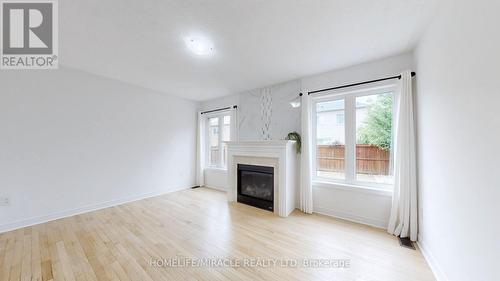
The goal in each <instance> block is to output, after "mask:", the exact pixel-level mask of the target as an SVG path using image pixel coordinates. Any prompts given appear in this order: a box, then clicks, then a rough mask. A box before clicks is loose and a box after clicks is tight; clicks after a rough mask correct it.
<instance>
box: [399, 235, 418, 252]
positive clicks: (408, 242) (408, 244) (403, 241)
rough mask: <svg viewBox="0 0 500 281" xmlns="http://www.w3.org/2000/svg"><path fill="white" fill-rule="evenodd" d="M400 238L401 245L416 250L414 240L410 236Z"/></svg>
mask: <svg viewBox="0 0 500 281" xmlns="http://www.w3.org/2000/svg"><path fill="white" fill-rule="evenodd" d="M398 239H399V245H401V247H405V248H408V249H412V250H415V245H413V242H411V240H410V238H408V237H405V238H401V237H398Z"/></svg>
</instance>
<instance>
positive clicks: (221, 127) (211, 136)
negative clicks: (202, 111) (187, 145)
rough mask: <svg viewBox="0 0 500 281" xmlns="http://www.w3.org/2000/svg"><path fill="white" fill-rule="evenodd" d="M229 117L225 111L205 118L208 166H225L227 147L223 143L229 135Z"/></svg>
mask: <svg viewBox="0 0 500 281" xmlns="http://www.w3.org/2000/svg"><path fill="white" fill-rule="evenodd" d="M230 130H231V117H230V115H229V114H227V113H222V114H217V115H211V116H209V117H208V118H207V137H208V138H207V154H208V157H207V160H208V163H207V164H208V166H209V167H213V168H225V167H226V163H227V147H226V144H225V143H224V142H225V141H229V140H230V137H231V131H230Z"/></svg>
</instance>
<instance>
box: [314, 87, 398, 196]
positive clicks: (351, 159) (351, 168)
mask: <svg viewBox="0 0 500 281" xmlns="http://www.w3.org/2000/svg"><path fill="white" fill-rule="evenodd" d="M386 92H392V93H393V105H394V100H395V95H396V84H394V83H387V82H386V83H377V84H372V85H368V87H367V86H366V85H364V86H362V87H356V88H351V89H349V90H346V89H344V90H343V91H342V90H332V91H328V92H324V93H322V94H316V95H314V96H312V103H311V106H312V138H311V139H312V147H313V148H314V152H313V155H314V160H313V161H312V162H313V167H312V171H313V174H312V179H313V184H314V185H315V186H321V187H327V186H329V185H330V186H331V187H336V188H341V189H351V188H352V189H355V188H357V189H363V190H366V191H374V192H377V190H378V191H380V192H377V193H381V194H390V193H392V190H393V189H394V185H393V184H382V183H376V182H366V181H358V180H357V179H356V98H357V97H362V96H369V95H376V94H381V93H386ZM339 100H344V120H345V122H344V124H345V128H344V129H345V137H344V139H345V140H344V142H345V146H344V149H345V150H344V151H345V152H344V153H345V155H344V167H345V179H333V178H328V177H321V176H318V170H317V162H318V160H317V153H318V152H317V141H318V140H317V129H318V128H317V118H318V115H317V104H318V103H322V102H328V101H339ZM393 108H394V107H393ZM393 112H394V110H393ZM393 120H394V116H393ZM392 127H393V128H394V123H393V126H392ZM392 147H394V145H392ZM391 155H392V153H391ZM390 165H393V162H392V161H391V162H390Z"/></svg>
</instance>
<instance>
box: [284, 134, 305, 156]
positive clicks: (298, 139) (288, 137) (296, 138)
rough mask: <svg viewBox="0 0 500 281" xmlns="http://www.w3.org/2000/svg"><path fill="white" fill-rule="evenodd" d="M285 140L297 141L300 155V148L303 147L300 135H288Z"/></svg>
mask: <svg viewBox="0 0 500 281" xmlns="http://www.w3.org/2000/svg"><path fill="white" fill-rule="evenodd" d="M285 139H287V140H294V141H296V142H297V146H296V149H297V154H298V153H300V148H301V147H302V141H301V138H300V134H299V133H297V132H295V131H293V132H291V133H288V135H286V138H285Z"/></svg>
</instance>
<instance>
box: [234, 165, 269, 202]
mask: <svg viewBox="0 0 500 281" xmlns="http://www.w3.org/2000/svg"><path fill="white" fill-rule="evenodd" d="M237 199H238V202H240V203H244V204H247V205H251V206H254V207H257V208H261V209H264V210H268V211H271V212H273V211H274V168H273V167H266V166H255V165H243V164H238V197H237Z"/></svg>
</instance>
